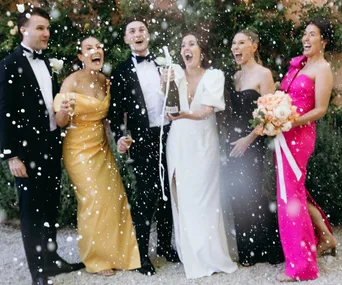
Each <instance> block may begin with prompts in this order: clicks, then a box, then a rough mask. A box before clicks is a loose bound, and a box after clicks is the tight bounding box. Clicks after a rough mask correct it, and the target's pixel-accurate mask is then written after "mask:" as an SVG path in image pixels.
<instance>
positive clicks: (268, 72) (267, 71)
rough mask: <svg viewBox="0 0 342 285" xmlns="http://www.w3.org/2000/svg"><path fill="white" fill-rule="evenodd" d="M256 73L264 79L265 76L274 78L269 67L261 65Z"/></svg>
mask: <svg viewBox="0 0 342 285" xmlns="http://www.w3.org/2000/svg"><path fill="white" fill-rule="evenodd" d="M256 71H257V73H258V74H259V75H260V76H263V77H264V76H272V72H271V70H270V69H269V68H267V67H264V66H262V65H260V64H259V65H258V66H257V68H256Z"/></svg>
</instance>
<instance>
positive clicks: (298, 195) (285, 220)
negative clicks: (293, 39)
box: [277, 56, 331, 280]
mask: <svg viewBox="0 0 342 285" xmlns="http://www.w3.org/2000/svg"><path fill="white" fill-rule="evenodd" d="M306 60H307V58H306V57H305V56H299V57H296V58H294V59H292V61H291V63H290V65H291V66H290V69H289V71H288V73H287V75H286V76H285V77H284V79H283V81H282V83H281V85H280V89H281V90H282V91H284V92H286V93H288V94H289V95H290V96H291V98H292V100H293V101H292V103H293V105H295V106H297V111H298V113H299V114H300V115H303V114H305V113H307V112H309V111H310V110H312V109H313V108H314V106H315V83H314V81H313V80H312V79H311V78H310V77H308V76H307V75H305V74H299V75H298V72H299V71H300V70H301V69H302V68H303V66H304V65H305V63H306ZM283 134H284V137H285V139H286V143H287V145H288V147H289V149H290V151H291V153H292V155H293V157H294V159H295V161H296V163H297V165H298V167H299V168H300V170H301V172H302V177H301V179H300V180H299V181H297V179H296V177H295V174H294V172H293V170H292V169H291V167H290V165H289V163H288V161H287V159H286V157H285V155H284V153H282V159H283V166H284V177H285V186H286V194H287V200H288V201H287V204H285V203H284V201H283V200H282V199H281V198H280V187H279V179H278V177H277V202H278V221H279V230H280V238H281V243H282V247H283V251H284V256H285V263H286V268H285V274H286V275H288V276H290V277H291V278H295V279H299V280H311V279H316V278H317V277H318V267H317V261H316V245H317V242H318V238H317V237H315V233H314V228H313V225H312V221H311V218H310V215H309V211H308V207H307V200H309V201H310V202H311V203H313V204H314V205H315V206H316V207H317V209H318V210H319V211H320V212H321V214H322V217H323V218H324V220H325V223H326V224H327V226H328V228H329V230H330V231H331V227H330V225H329V223H328V221H327V219H326V216H325V215H324V213H323V211H322V210H321V208H320V207H319V206H318V205H317V203H316V202H315V201H314V200H313V199H312V197H311V195H310V194H309V192H308V191H307V190H306V188H305V185H304V184H305V179H306V165H307V162H308V160H309V158H310V156H311V154H312V153H313V151H314V148H315V140H316V128H315V123H314V122H312V123H310V124H308V125H304V126H300V127H295V128H292V129H291V130H290V131H288V132H284V133H283Z"/></svg>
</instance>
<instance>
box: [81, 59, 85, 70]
mask: <svg viewBox="0 0 342 285" xmlns="http://www.w3.org/2000/svg"><path fill="white" fill-rule="evenodd" d="M81 62H82V69H83V68H84V61H81Z"/></svg>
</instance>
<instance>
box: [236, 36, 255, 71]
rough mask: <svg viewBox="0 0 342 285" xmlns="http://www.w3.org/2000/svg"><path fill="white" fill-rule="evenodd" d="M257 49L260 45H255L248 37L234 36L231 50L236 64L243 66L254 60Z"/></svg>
mask: <svg viewBox="0 0 342 285" xmlns="http://www.w3.org/2000/svg"><path fill="white" fill-rule="evenodd" d="M257 48H258V45H257V44H256V43H253V42H252V41H251V39H250V38H249V37H248V36H247V35H245V34H243V33H237V34H236V35H235V36H234V39H233V43H232V48H231V50H232V53H233V56H234V58H235V61H236V63H237V64H239V65H241V64H245V63H247V62H248V61H250V60H251V59H254V53H255V52H256V50H257Z"/></svg>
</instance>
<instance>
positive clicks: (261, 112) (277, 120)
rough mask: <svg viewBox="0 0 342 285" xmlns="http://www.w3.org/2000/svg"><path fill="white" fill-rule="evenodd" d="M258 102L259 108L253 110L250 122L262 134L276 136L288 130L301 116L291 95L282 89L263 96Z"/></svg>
mask: <svg viewBox="0 0 342 285" xmlns="http://www.w3.org/2000/svg"><path fill="white" fill-rule="evenodd" d="M257 104H258V108H256V109H255V110H254V111H253V119H252V120H250V123H251V124H252V127H253V128H255V131H256V133H257V134H258V135H261V136H264V135H267V136H276V135H278V134H280V133H281V132H287V131H288V130H290V129H291V127H292V124H293V123H294V122H295V121H296V120H297V118H298V117H299V114H298V113H297V107H296V106H293V105H292V99H291V97H290V96H289V95H288V94H286V93H284V92H282V91H276V92H275V93H274V94H267V95H264V96H261V97H260V98H259V99H258V101H257Z"/></svg>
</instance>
